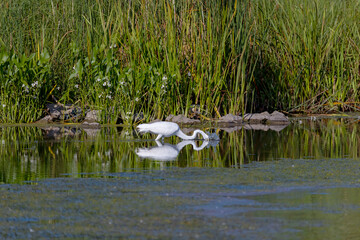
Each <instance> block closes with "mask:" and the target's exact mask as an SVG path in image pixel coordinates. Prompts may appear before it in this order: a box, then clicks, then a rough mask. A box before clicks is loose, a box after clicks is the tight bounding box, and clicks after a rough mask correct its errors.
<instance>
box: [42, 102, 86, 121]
mask: <svg viewBox="0 0 360 240" xmlns="http://www.w3.org/2000/svg"><path fill="white" fill-rule="evenodd" d="M46 108H47V109H46V110H47V112H48V113H49V114H50V116H51V121H52V122H56V121H64V120H72V121H78V120H79V119H80V118H81V115H82V109H81V108H80V107H76V106H74V105H72V104H65V105H64V104H47V105H46Z"/></svg>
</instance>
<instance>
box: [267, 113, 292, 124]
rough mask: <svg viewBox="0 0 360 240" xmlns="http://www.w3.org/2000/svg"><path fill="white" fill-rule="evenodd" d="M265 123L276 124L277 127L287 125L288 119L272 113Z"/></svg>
mask: <svg viewBox="0 0 360 240" xmlns="http://www.w3.org/2000/svg"><path fill="white" fill-rule="evenodd" d="M267 123H269V124H278V125H288V124H290V121H289V118H288V117H286V116H285V115H284V114H283V113H281V112H278V111H274V112H273V113H272V114H271V115H270V118H269V119H268V121H267Z"/></svg>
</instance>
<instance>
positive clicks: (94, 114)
mask: <svg viewBox="0 0 360 240" xmlns="http://www.w3.org/2000/svg"><path fill="white" fill-rule="evenodd" d="M94 122H97V123H98V122H100V111H99V110H91V111H88V112H87V113H86V116H85V119H84V122H83V124H86V123H87V124H90V123H94Z"/></svg>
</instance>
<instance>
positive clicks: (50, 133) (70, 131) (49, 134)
mask: <svg viewBox="0 0 360 240" xmlns="http://www.w3.org/2000/svg"><path fill="white" fill-rule="evenodd" d="M41 130H42V132H43V135H44V138H47V139H60V138H63V137H74V136H76V135H78V134H80V133H81V130H79V129H77V128H74V127H57V126H51V127H44V128H41Z"/></svg>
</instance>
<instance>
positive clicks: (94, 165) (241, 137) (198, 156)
mask: <svg viewBox="0 0 360 240" xmlns="http://www.w3.org/2000/svg"><path fill="white" fill-rule="evenodd" d="M252 128H256V126H254V127H251V126H245V127H236V128H219V129H211V131H216V132H217V133H218V134H219V136H220V138H221V140H220V141H219V142H215V143H214V142H210V143H209V144H206V146H204V143H203V142H202V141H197V142H195V143H191V144H189V143H187V144H188V145H186V144H184V145H186V146H184V147H183V148H182V149H181V151H179V153H178V155H177V157H176V156H175V157H174V158H172V159H169V161H156V160H152V159H148V158H141V157H139V156H138V155H137V152H136V150H137V149H151V148H154V147H157V146H158V145H157V143H156V142H155V141H153V140H152V139H151V136H138V135H137V133H136V132H135V131H133V129H132V128H122V127H103V128H101V129H82V128H80V127H78V126H58V127H57V126H53V127H40V126H29V125H27V126H2V127H1V128H0V141H1V142H0V143H1V144H0V164H1V165H0V181H1V182H2V183H23V182H26V181H33V180H38V179H41V178H56V177H66V176H70V177H103V176H104V175H105V176H106V174H104V173H108V172H126V171H142V170H153V169H163V168H165V167H231V168H241V167H242V166H243V165H244V164H246V163H249V162H253V161H267V160H277V159H283V158H291V159H301V158H310V159H314V160H316V159H324V158H325V159H326V158H352V159H358V158H359V149H360V146H359V136H360V135H359V129H358V124H357V120H354V119H323V120H319V121H315V122H314V121H306V120H303V121H302V122H301V121H294V123H293V124H291V125H289V126H287V127H286V128H284V129H281V128H275V130H276V131H275V130H271V129H269V127H266V128H265V130H267V131H261V130H253V129H252ZM59 130H60V131H59ZM280 130H281V131H280ZM152 137H153V136H152ZM179 143H180V144H181V140H179V139H178V138H175V137H173V138H169V139H166V140H165V143H161V144H163V145H166V146H168V145H169V144H172V146H176V144H179ZM195 144H196V145H195ZM192 145H193V146H192ZM202 146H203V147H202ZM194 147H195V148H202V149H201V150H199V149H196V150H198V151H195V150H194Z"/></svg>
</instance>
